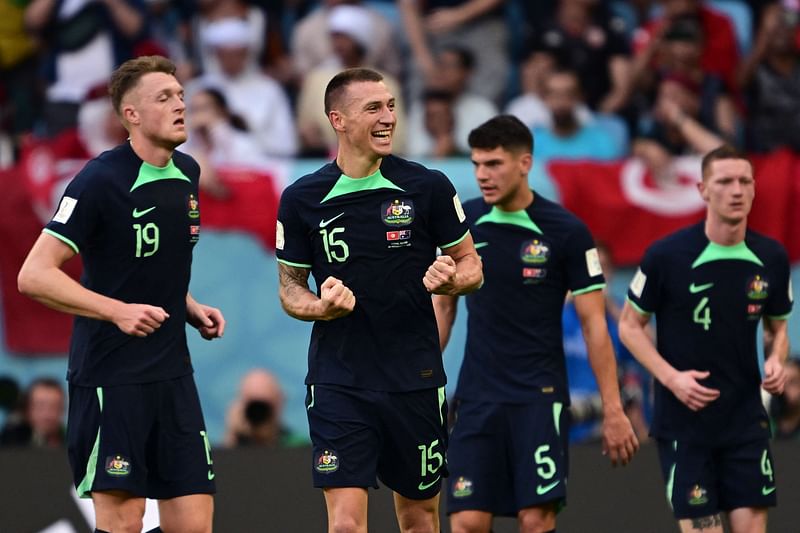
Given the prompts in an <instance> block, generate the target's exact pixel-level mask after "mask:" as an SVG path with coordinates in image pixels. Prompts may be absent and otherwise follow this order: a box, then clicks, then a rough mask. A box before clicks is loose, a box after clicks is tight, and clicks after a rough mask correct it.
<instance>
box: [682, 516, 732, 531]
mask: <svg viewBox="0 0 800 533" xmlns="http://www.w3.org/2000/svg"><path fill="white" fill-rule="evenodd" d="M722 524H723V522H722V514H721V513H715V514H713V515H709V516H698V517H695V518H682V519H680V520H678V527H680V530H681V533H725V529H724V527H723V525H722Z"/></svg>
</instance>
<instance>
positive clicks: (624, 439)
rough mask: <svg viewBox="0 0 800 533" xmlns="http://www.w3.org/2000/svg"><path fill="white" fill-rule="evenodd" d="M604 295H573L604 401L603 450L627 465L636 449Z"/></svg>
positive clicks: (616, 460) (614, 459)
mask: <svg viewBox="0 0 800 533" xmlns="http://www.w3.org/2000/svg"><path fill="white" fill-rule="evenodd" d="M605 305H606V303H605V296H604V295H603V292H602V291H591V292H588V293H584V294H579V295H577V296H575V310H576V311H577V313H578V318H579V319H580V321H581V329H582V330H583V338H584V340H585V341H586V348H587V351H588V353H589V362H590V363H591V365H592V371H593V372H594V376H595V378H596V380H597V385H598V387H599V389H600V397H601V398H602V400H603V448H604V452H606V453H608V454H609V455H610V458H611V461H612V463H614V464H616V463H617V462H618V461H619V462H621V463H622V464H627V463H628V461H630V460H631V459H632V458H633V455H634V454H635V453H636V450H637V449H638V447H639V442H638V440H637V439H636V435H635V434H634V432H633V427H632V426H631V423H630V421H629V420H628V418H627V417H626V416H625V413H624V411H623V409H622V400H621V399H620V394H619V382H618V378H617V361H616V359H615V357H614V348H613V346H612V345H611V338H610V337H609V335H608V325H607V323H606V313H605Z"/></svg>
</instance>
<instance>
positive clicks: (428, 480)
mask: <svg viewBox="0 0 800 533" xmlns="http://www.w3.org/2000/svg"><path fill="white" fill-rule="evenodd" d="M325 110H326V113H327V115H328V119H329V121H330V123H331V125H332V127H333V129H334V130H335V131H336V135H337V137H338V140H339V148H338V153H337V155H336V160H335V161H333V162H332V163H329V164H327V165H325V166H324V167H322V168H321V169H319V170H317V171H316V172H314V173H313V174H310V175H308V176H305V177H303V178H301V179H300V180H298V181H297V182H295V183H294V184H293V185H291V186H289V187H287V188H286V190H285V191H284V193H283V197H282V198H281V204H280V208H279V212H278V227H277V245H276V246H277V256H278V262H279V265H278V269H279V276H280V299H281V304H282V305H283V308H284V309H285V310H286V312H287V313H288V314H289V315H290V316H293V317H295V318H298V319H300V320H313V321H314V328H313V331H312V333H311V345H310V348H309V353H308V366H309V368H308V375H307V376H306V384H307V385H308V396H307V401H306V405H307V414H308V421H309V426H310V431H311V440H312V443H313V462H312V473H313V478H314V485H315V486H316V487H321V488H323V489H324V494H325V502H326V505H327V511H328V528H329V531H331V532H334V531H335V532H337V533H339V532H346V533H352V532H365V531H366V530H367V488H368V487H371V486H373V487H377V484H376V476H377V477H378V478H380V480H381V481H382V482H383V483H384V484H385V485H387V486H388V487H389V488H390V489H392V491H394V502H395V509H396V512H397V518H398V522H399V525H400V529H401V531H404V532H410V531H414V532H428V533H431V532H435V531H439V515H438V502H439V487H440V484H441V479H442V478H443V477H445V476H446V475H447V465H446V463H445V452H446V447H447V430H446V427H445V424H446V420H447V406H446V402H445V392H444V385H445V374H444V368H443V365H442V359H441V350H440V349H439V342H438V336H437V331H436V320H435V316H434V313H433V306H432V304H431V293H443V294H461V293H466V292H469V291H471V290H474V289H476V288H477V287H478V286H479V284H480V282H481V266H480V259H479V258H478V255H477V253H476V252H475V248H474V246H473V244H472V237H471V236H470V233H469V230H468V228H467V226H466V224H465V223H464V220H465V216H464V212H463V210H462V207H461V203H460V202H459V199H458V196H457V194H456V192H455V189H454V188H453V185H452V184H451V183H450V181H449V180H448V179H447V178H446V177H445V176H444V175H443V174H442V173H440V172H437V171H433V170H429V169H427V168H425V167H423V166H422V165H419V164H417V163H412V162H410V161H406V160H404V159H400V158H398V157H395V156H392V155H391V149H392V135H393V132H394V128H395V124H396V117H395V98H394V96H393V95H392V94H391V93H390V92H389V91H388V90H387V88H386V85H385V84H384V83H383V81H382V76H381V75H380V74H378V73H377V72H374V71H372V70H369V69H361V68H355V69H348V70H345V71H342V72H340V73H339V74H337V75H336V76H334V77H333V79H332V80H331V81H330V82H329V83H328V86H327V88H326V90H325ZM437 247H439V248H441V250H442V252H443V253H442V255H440V256H439V257H437V256H436V248H437ZM309 273H311V274H313V276H314V280H315V281H316V286H317V290H316V294H315V293H314V292H311V291H310V290H309V286H308V277H309Z"/></svg>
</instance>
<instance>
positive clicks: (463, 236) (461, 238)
mask: <svg viewBox="0 0 800 533" xmlns="http://www.w3.org/2000/svg"><path fill="white" fill-rule="evenodd" d="M467 235H469V230H467V231H466V232H465V233H464V235H462V236H461V237H459V238H458V239H456V240H454V241H453V242H451V243H448V244H442V245H440V246H439V248H441V249H442V250H444V249H445V248H450V247H451V246H455V245H456V244H458V243H460V242H461V241H463V240H464V239H466V238H467Z"/></svg>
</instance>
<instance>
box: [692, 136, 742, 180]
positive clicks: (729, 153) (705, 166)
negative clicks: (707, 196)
mask: <svg viewBox="0 0 800 533" xmlns="http://www.w3.org/2000/svg"><path fill="white" fill-rule="evenodd" d="M723 159H743V160H745V161H747V162H748V163H749V164H750V168H751V169H752V168H753V162H752V161H750V159H749V158H748V157H747V154H745V153H744V152H743V151H742V150H739V149H738V148H736V147H735V146H731V145H730V144H723V145H722V146H718V147H717V148H714V149H713V150H711V151H710V152H708V153H707V154H706V155H704V156H703V161H702V162H701V163H700V171H701V172H702V174H703V179H706V177H707V176H708V173H709V171H710V170H711V164H712V163H713V162H714V161H721V160H723Z"/></svg>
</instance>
